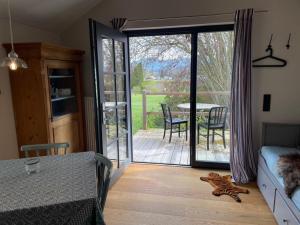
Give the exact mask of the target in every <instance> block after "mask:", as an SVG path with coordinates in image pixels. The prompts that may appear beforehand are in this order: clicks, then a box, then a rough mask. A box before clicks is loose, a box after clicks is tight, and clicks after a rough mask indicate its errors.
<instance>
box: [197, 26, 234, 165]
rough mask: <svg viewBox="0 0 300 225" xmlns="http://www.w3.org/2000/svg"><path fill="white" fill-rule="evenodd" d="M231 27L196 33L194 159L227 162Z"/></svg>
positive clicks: (231, 49) (204, 161)
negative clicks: (226, 29) (229, 28)
mask: <svg viewBox="0 0 300 225" xmlns="http://www.w3.org/2000/svg"><path fill="white" fill-rule="evenodd" d="M232 53H233V31H220V32H205V33H198V35H197V74H196V76H197V90H196V92H197V93H196V118H194V119H195V120H196V122H195V124H196V131H195V133H196V152H195V158H196V161H199V162H202V163H214V164H218V163H219V164H228V163H229V154H230V152H229V141H230V137H229V129H230V127H229V111H228V109H229V100H230V85H231V68H232Z"/></svg>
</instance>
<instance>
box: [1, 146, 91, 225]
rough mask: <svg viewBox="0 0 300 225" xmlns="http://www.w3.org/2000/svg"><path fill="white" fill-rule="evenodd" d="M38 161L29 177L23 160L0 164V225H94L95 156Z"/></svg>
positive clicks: (86, 155)
mask: <svg viewBox="0 0 300 225" xmlns="http://www.w3.org/2000/svg"><path fill="white" fill-rule="evenodd" d="M39 158H40V172H38V173H33V174H30V175H28V174H27V173H26V171H25V166H24V162H25V160H26V159H15V160H2V161H0V195H1V198H0V224H18V225H33V224H34V225H62V224H64V225H71V224H72V225H80V224H85V225H90V224H95V216H96V197H97V194H96V193H97V191H96V162H95V160H94V152H81V153H72V154H67V155H64V156H44V157H39Z"/></svg>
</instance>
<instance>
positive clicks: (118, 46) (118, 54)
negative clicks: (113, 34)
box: [115, 41, 125, 72]
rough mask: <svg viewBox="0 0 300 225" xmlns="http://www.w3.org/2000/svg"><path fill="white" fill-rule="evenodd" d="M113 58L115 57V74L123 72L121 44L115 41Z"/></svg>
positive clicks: (122, 49)
mask: <svg viewBox="0 0 300 225" xmlns="http://www.w3.org/2000/svg"><path fill="white" fill-rule="evenodd" d="M115 56H116V72H125V65H124V44H123V42H120V41H115Z"/></svg>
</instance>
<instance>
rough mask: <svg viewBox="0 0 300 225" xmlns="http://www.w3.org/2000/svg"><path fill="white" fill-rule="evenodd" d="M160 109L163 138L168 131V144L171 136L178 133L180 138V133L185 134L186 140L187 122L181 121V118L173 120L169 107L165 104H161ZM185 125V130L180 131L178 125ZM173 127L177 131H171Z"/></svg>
mask: <svg viewBox="0 0 300 225" xmlns="http://www.w3.org/2000/svg"><path fill="white" fill-rule="evenodd" d="M161 108H162V111H163V115H164V137H163V139H165V136H166V130H170V138H169V143H171V140H172V134H173V133H178V136H179V137H180V132H185V136H186V140H187V136H188V135H187V132H188V120H186V119H181V118H173V117H172V114H171V110H170V107H169V106H167V105H166V104H161ZM181 124H185V129H184V130H181V129H180V125H181ZM174 127H177V130H173V128H174Z"/></svg>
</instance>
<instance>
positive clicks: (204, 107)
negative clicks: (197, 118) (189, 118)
mask: <svg viewBox="0 0 300 225" xmlns="http://www.w3.org/2000/svg"><path fill="white" fill-rule="evenodd" d="M177 107H178V108H179V109H183V110H190V109H191V104H190V103H182V104H178V105H177ZM213 107H219V105H217V104H208V103H196V109H197V111H205V110H210V109H211V108H213Z"/></svg>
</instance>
